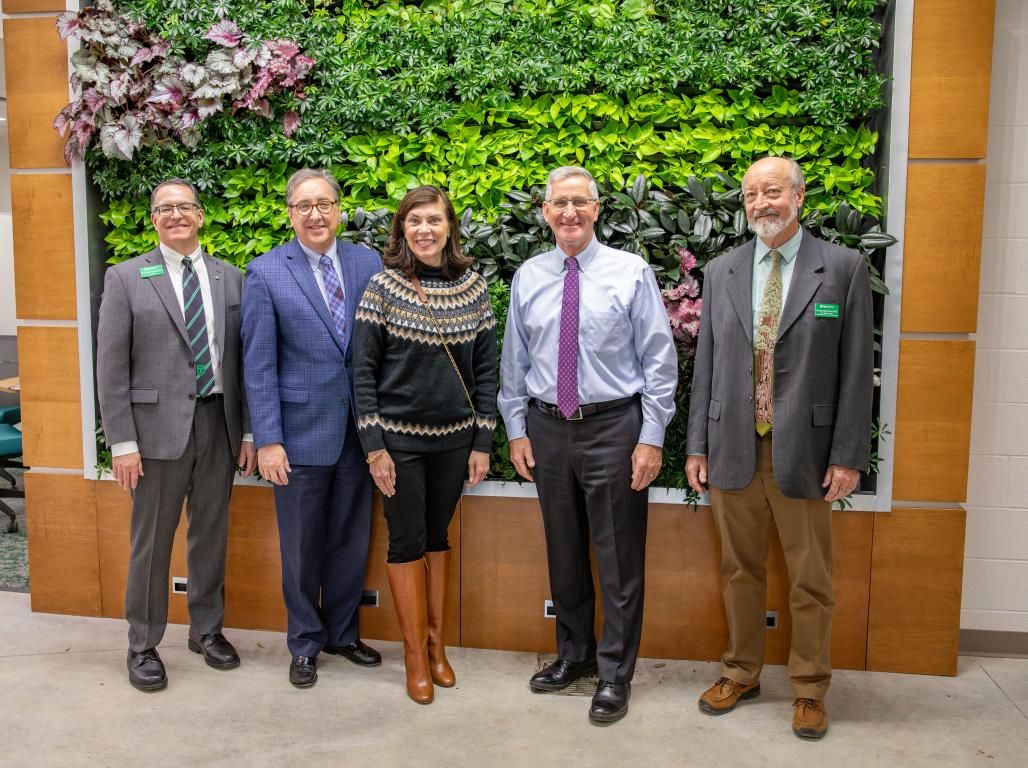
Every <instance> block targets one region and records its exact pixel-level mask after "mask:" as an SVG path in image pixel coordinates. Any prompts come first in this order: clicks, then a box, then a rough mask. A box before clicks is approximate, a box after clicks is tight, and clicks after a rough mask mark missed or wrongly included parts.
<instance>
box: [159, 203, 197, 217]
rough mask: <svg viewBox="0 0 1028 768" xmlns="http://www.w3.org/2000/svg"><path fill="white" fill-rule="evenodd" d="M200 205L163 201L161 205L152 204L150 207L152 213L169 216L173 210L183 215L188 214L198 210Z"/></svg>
mask: <svg viewBox="0 0 1028 768" xmlns="http://www.w3.org/2000/svg"><path fill="white" fill-rule="evenodd" d="M199 210H201V209H200V206H199V205H197V204H196V203H164V204H162V205H157V206H154V207H153V208H152V209H151V212H152V213H155V214H157V215H158V216H160V217H161V218H164V217H166V216H171V214H172V212H173V211H178V212H179V213H180V214H181V215H183V216H188V215H189V214H191V213H195V212H196V211H199Z"/></svg>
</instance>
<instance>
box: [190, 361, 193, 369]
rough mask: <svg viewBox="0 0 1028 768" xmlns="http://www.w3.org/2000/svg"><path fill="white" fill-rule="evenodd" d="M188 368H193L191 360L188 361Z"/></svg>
mask: <svg viewBox="0 0 1028 768" xmlns="http://www.w3.org/2000/svg"><path fill="white" fill-rule="evenodd" d="M189 367H190V368H192V367H193V361H192V360H190V361H189Z"/></svg>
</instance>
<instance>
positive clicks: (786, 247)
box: [750, 227, 803, 338]
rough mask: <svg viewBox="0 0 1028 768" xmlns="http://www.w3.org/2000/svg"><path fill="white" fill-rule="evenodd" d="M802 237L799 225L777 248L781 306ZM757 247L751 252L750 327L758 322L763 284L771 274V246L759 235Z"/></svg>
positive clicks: (786, 294) (787, 291) (785, 295)
mask: <svg viewBox="0 0 1028 768" xmlns="http://www.w3.org/2000/svg"><path fill="white" fill-rule="evenodd" d="M802 238H803V227H800V228H799V230H798V231H797V232H796V234H795V235H793V236H792V237H790V238H789V239H788V240H786V241H785V242H784V243H783V244H782V246H781V247H780V248H779V249H778V252H779V253H780V254H782V262H781V264H780V265H779V266H780V268H781V271H782V308H783V309H784V308H785V299H786V297H788V295H789V284H790V283H791V282H792V269H793V267H795V266H796V254H797V253H799V252H800V240H801V239H802ZM756 240H757V247H756V248H755V249H754V252H753V297H752V305H751V306H752V307H753V325H752V326H750V329H751V333H750V336H751V338H752V335H753V334H752V329H753V328H756V327H757V326H758V325H759V324H760V302H761V301H762V300H763V298H764V286H765V285H767V277H768V275H770V274H771V256H770V255H769V254H770V253H771V250H772V249H771V247H770V246H769V245H767V243H765V242H764V241H763V240H761V239H760V238H759V237H758V238H756Z"/></svg>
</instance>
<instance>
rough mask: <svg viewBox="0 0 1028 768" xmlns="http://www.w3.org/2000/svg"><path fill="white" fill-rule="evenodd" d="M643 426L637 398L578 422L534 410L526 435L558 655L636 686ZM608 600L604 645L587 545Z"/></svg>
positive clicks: (641, 567) (644, 506)
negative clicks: (636, 466)
mask: <svg viewBox="0 0 1028 768" xmlns="http://www.w3.org/2000/svg"><path fill="white" fill-rule="evenodd" d="M641 428H642V408H641V406H640V404H639V400H638V398H637V399H636V400H634V401H632V402H630V403H626V404H624V405H620V406H616V407H614V408H611V409H610V410H607V411H602V412H600V413H596V414H592V415H590V416H586V417H585V418H583V419H582V420H581V421H564V420H562V419H559V418H555V417H553V416H549V415H547V414H545V413H543V412H542V411H540V410H539V409H538V408H537V407H536V406H535V404H534V403H532V404H530V405H529V408H528V437H529V439H530V440H531V442H532V452H533V454H534V456H535V482H536V485H537V487H538V490H539V503H540V505H541V506H542V511H543V528H544V530H545V533H546V557H547V561H548V565H549V574H550V595H551V599H552V600H553V606H554V609H555V610H556V614H557V616H556V618H557V627H556V628H557V653H558V654H559V655H560V657H561V658H563V659H567V660H569V661H584V660H586V659H588V658H591V657H592V656H593V654H594V653H595V654H596V663H597V666H598V668H599V676H600V679H601V680H606V681H608V682H613V683H626V682H629V681H631V679H632V676H633V675H634V674H635V662H636V658H637V657H638V655H639V642H640V639H641V637H642V617H643V592H644V586H645V585H644V576H645V573H644V571H645V565H646V522H647V513H648V507H647V501H648V498H649V495H648V492H647V491H646V490H642V491H633V490H632V487H631V486H632V451H633V450H635V446H636V444H637V442H638V440H639V430H640V429H641ZM590 542H591V543H592V549H593V551H594V552H595V553H596V570H597V574H598V576H599V582H600V593H601V595H602V599H603V628H602V630H601V632H600V639H599V644H597V642H596V636H595V630H594V629H593V627H594V617H595V606H596V596H595V591H594V589H593V574H592V564H591V561H590V556H589V545H590Z"/></svg>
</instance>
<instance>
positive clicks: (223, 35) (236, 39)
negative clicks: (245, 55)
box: [204, 19, 243, 48]
mask: <svg viewBox="0 0 1028 768" xmlns="http://www.w3.org/2000/svg"><path fill="white" fill-rule="evenodd" d="M204 37H205V38H207V39H208V40H210V41H212V42H215V43H217V44H218V45H220V46H222V47H224V48H235V47H236V46H237V45H239V43H241V42H242V41H243V31H242V30H241V29H239V27H238V26H236V23H235V22H234V21H230V20H229V19H222V20H221V21H219V22H218V23H217V24H215V25H214V26H213V27H211V28H210V29H209V30H207V34H206V35H204Z"/></svg>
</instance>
